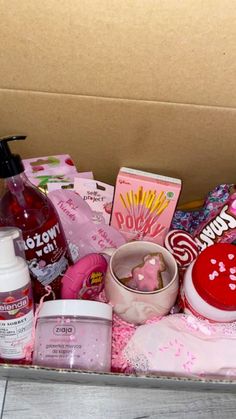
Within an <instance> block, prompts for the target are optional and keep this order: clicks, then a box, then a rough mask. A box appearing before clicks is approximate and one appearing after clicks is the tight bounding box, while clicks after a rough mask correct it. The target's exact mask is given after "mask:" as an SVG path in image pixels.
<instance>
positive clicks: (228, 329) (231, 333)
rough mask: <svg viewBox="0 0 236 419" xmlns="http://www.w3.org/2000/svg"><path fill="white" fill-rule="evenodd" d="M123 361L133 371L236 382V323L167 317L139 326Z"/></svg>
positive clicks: (123, 355)
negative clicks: (206, 377)
mask: <svg viewBox="0 0 236 419" xmlns="http://www.w3.org/2000/svg"><path fill="white" fill-rule="evenodd" d="M120 358H121V359H122V360H123V365H126V367H127V369H128V371H133V372H142V373H143V372H145V373H154V374H165V375H176V376H208V377H209V376H210V377H212V376H213V377H219V376H224V377H228V378H230V379H232V378H235V379H236V322H234V323H227V324H226V323H210V322H209V321H206V320H199V319H197V318H195V317H193V316H188V315H184V314H173V315H169V316H165V317H163V318H162V319H160V320H159V321H154V322H151V323H149V324H145V325H142V326H139V327H137V328H136V330H135V332H134V333H133V335H132V337H131V338H130V339H129V341H128V342H127V344H126V345H125V347H124V349H123V351H122V355H121V357H120Z"/></svg>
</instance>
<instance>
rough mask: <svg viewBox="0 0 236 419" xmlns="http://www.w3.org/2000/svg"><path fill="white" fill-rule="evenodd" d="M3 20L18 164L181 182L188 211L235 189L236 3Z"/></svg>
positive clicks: (122, 6)
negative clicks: (71, 166) (21, 136)
mask: <svg viewBox="0 0 236 419" xmlns="http://www.w3.org/2000/svg"><path fill="white" fill-rule="evenodd" d="M0 15H1V27H0V35H1V43H0V62H1V65H0V103H1V111H0V135H5V134H11V133H25V134H27V135H28V139H27V141H26V142H25V143H24V144H22V143H21V144H15V147H14V149H15V151H17V152H19V153H21V155H22V157H24V158H29V157H34V156H41V155H49V154H55V153H56V154H64V153H68V154H70V155H71V156H72V158H73V160H74V161H75V163H76V165H77V168H78V170H79V171H88V170H93V172H94V175H95V178H96V179H99V180H101V181H104V182H107V183H109V182H111V183H113V184H114V182H115V178H116V176H117V173H118V170H119V168H120V167H121V166H127V167H134V168H136V169H140V170H144V171H149V172H153V173H158V174H161V175H165V176H171V177H176V178H180V179H182V180H183V193H182V195H181V201H182V202H186V201H189V200H192V199H198V198H202V197H204V195H205V194H206V193H207V191H208V190H209V189H211V188H213V187H214V186H215V185H217V184H219V183H224V182H227V183H234V182H235V159H234V151H235V132H236V78H235V74H236V45H235V37H236V25H235V18H236V9H235V5H234V2H231V1H230V0H225V1H224V2H221V1H219V0H208V1H207V2H201V3H199V2H196V1H195V0H183V1H181V2H180V1H179V0H167V1H160V0H148V1H146V0H132V1H131V0H119V1H118V2H117V1H116V0H109V1H108V0H87V1H82V2H75V1H73V0H67V2H63V1H58V0H41V1H40V2H38V1H37V0H22V1H18V0H12V1H11V2H10V3H9V2H8V1H6V0H2V2H1V4H0ZM6 371H8V373H9V374H12V371H18V372H15V374H18V375H19V374H21V373H22V371H23V369H22V368H20V367H19V368H18V369H17V367H14V368H8V369H5V368H4V367H2V368H1V374H5V373H6ZM19 371H20V372H19ZM24 371H25V370H24ZM29 371H32V369H29ZM22 374H24V373H22ZM29 374H30V372H29ZM33 374H35V375H34V376H35V377H36V376H37V373H36V371H35V370H34V371H33ZM49 374H50V373H49ZM61 376H63V377H65V376H66V375H63V374H60V377H61ZM72 376H73V377H74V376H75V375H73V373H71V375H70V377H72ZM58 377H59V375H58V374H56V373H54V372H52V379H56V380H57V379H59V378H58ZM86 377H87V375H86ZM96 377H97V376H96ZM98 377H99V376H98ZM106 379H107V376H106ZM126 379H127V381H126V382H127V383H130V382H131V381H132V380H134V381H135V383H136V384H135V385H143V381H142V379H141V378H139V379H137V380H136V378H132V379H131V378H129V377H128V378H127V377H122V380H121V381H122V385H123V383H124V380H126ZM101 380H103V381H106V380H104V378H101ZM109 380H111V381H112V380H113V376H111V378H110V376H109V379H108V381H109ZM114 380H118V381H119V380H120V379H117V377H116V378H114ZM152 380H156V383H157V382H160V381H158V380H160V379H158V378H154V379H153V378H152ZM161 380H165V379H161ZM98 381H99V378H96V379H95V378H94V381H93V382H98ZM111 381H109V382H111ZM121 381H119V382H120V383H121ZM168 382H169V381H168ZM139 383H140V384H139ZM175 384H176V387H177V385H179V382H176V381H175ZM216 386H217V385H215V387H214V388H216ZM232 386H233V387H234V389H235V384H232ZM233 387H231V388H233Z"/></svg>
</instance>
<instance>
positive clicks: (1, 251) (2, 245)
mask: <svg viewBox="0 0 236 419" xmlns="http://www.w3.org/2000/svg"><path fill="white" fill-rule="evenodd" d="M19 235H20V233H19V231H18V230H17V229H15V228H11V227H6V228H1V229H0V268H7V267H10V266H13V265H15V264H16V263H17V258H16V253H15V248H14V239H16V238H17V237H19Z"/></svg>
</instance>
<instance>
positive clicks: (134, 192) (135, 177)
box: [111, 167, 181, 245]
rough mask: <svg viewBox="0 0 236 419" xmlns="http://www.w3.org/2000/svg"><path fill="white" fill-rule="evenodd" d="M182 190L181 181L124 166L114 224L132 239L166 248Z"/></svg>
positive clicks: (116, 191) (114, 213)
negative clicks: (166, 241) (164, 245)
mask: <svg viewBox="0 0 236 419" xmlns="http://www.w3.org/2000/svg"><path fill="white" fill-rule="evenodd" d="M180 191H181V180H180V179H175V178H169V177H165V176H160V175H156V174H153V173H148V172H142V171H140V170H134V169H129V168H126V167H122V168H121V169H120V171H119V174H118V177H117V181H116V188H115V198H114V203H113V210H112V217H111V225H112V226H113V227H115V228H116V229H117V230H119V231H120V232H121V233H122V234H123V235H124V237H125V238H126V239H127V240H129V241H131V240H145V239H146V240H149V241H152V242H155V243H157V244H160V245H163V243H164V239H165V236H166V234H167V232H168V230H169V228H170V224H171V221H172V218H173V215H174V211H175V208H176V205H177V202H178V198H179V195H180Z"/></svg>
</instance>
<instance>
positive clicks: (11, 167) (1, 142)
mask: <svg viewBox="0 0 236 419" xmlns="http://www.w3.org/2000/svg"><path fill="white" fill-rule="evenodd" d="M25 139H26V135H12V136H10V137H3V138H0V178H3V179H5V178H8V177H12V176H15V175H19V174H20V173H22V172H24V170H25V169H24V166H23V163H22V160H21V157H20V155H19V154H12V152H11V150H10V148H9V145H8V142H9V141H17V140H25Z"/></svg>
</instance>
